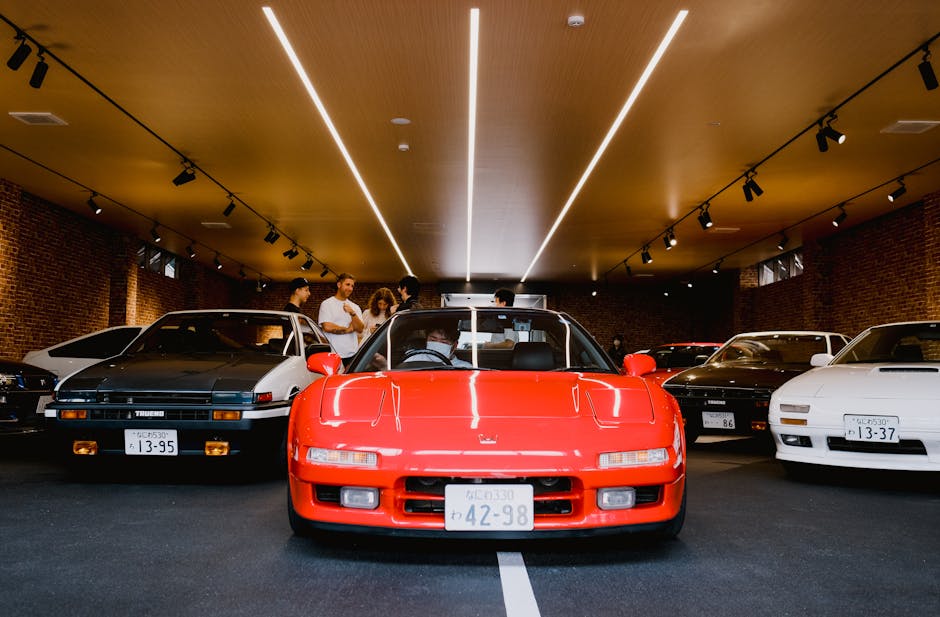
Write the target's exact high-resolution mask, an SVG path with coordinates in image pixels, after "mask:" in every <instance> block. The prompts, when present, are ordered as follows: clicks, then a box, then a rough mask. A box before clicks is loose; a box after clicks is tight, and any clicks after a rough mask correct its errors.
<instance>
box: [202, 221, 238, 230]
mask: <svg viewBox="0 0 940 617" xmlns="http://www.w3.org/2000/svg"><path fill="white" fill-rule="evenodd" d="M202 226H203V227H205V228H206V229H231V228H232V226H231V225H229V224H228V223H226V222H225V221H203V222H202Z"/></svg>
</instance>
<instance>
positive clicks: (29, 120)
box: [10, 111, 69, 126]
mask: <svg viewBox="0 0 940 617" xmlns="http://www.w3.org/2000/svg"><path fill="white" fill-rule="evenodd" d="M10 115H11V116H13V117H14V118H16V119H17V120H19V121H20V122H22V123H23V124H29V125H30V126H68V124H69V123H68V122H66V121H65V120H63V119H62V118H60V117H58V116H56V115H55V114H52V113H49V112H48V111H11V112H10Z"/></svg>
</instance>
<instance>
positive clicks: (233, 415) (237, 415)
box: [212, 409, 242, 420]
mask: <svg viewBox="0 0 940 617" xmlns="http://www.w3.org/2000/svg"><path fill="white" fill-rule="evenodd" d="M212 419H213V420H241V419H242V412H240V411H232V410H229V409H213V410H212Z"/></svg>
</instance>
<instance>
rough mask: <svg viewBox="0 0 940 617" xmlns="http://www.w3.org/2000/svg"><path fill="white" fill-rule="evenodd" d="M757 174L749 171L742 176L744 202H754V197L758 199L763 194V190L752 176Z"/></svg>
mask: <svg viewBox="0 0 940 617" xmlns="http://www.w3.org/2000/svg"><path fill="white" fill-rule="evenodd" d="M756 173H757V172H754V171H751V172H748V173H747V174H746V175H745V176H744V199H745V201H754V197H755V196H757V197H760V196H761V195H763V194H764V191H763V189H761V187H760V185H758V184H757V181H756V180H755V179H754V175H755V174H756Z"/></svg>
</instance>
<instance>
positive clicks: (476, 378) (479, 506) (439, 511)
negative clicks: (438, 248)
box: [288, 308, 686, 538]
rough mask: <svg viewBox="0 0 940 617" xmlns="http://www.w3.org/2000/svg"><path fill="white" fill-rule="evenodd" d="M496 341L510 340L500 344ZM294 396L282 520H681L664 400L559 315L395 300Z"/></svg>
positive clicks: (400, 527) (413, 529) (521, 528)
mask: <svg viewBox="0 0 940 617" xmlns="http://www.w3.org/2000/svg"><path fill="white" fill-rule="evenodd" d="M506 341H511V343H512V344H511V345H507V344H506ZM308 367H309V368H310V369H311V370H312V371H315V372H318V373H322V374H323V375H324V378H323V379H318V380H317V381H315V382H314V383H313V384H312V385H311V386H310V387H308V388H307V389H306V390H304V391H303V392H302V393H301V394H300V395H298V396H297V397H296V399H295V400H294V404H293V407H292V409H291V414H290V424H289V428H288V464H289V493H288V513H289V518H290V523H291V527H292V528H293V530H294V532H295V533H297V534H298V535H308V534H310V533H311V532H313V531H365V532H369V533H374V534H382V533H387V534H391V535H413V536H424V535H444V536H451V537H465V538H519V537H526V538H529V537H546V536H547V537H565V536H583V535H592V534H602V533H623V532H634V531H641V532H657V533H660V534H663V535H666V536H675V535H676V534H678V533H679V530H680V529H681V527H682V523H683V520H684V518H685V503H686V500H685V465H686V458H685V438H684V435H683V431H682V417H681V415H680V411H679V406H678V404H677V403H676V401H675V399H673V398H672V396H670V395H669V394H667V393H666V392H665V391H664V390H663V389H662V388H660V387H659V386H658V385H656V384H653V383H650V382H648V381H646V380H645V379H643V378H642V377H641V375H643V374H644V373H647V372H650V371H652V370H653V369H654V368H655V364H654V362H653V361H652V359H651V358H650V357H649V356H643V355H629V356H627V357H626V359H625V360H624V367H623V368H624V371H623V372H621V371H620V370H619V367H617V366H614V365H613V364H612V363H611V360H610V359H609V357H608V356H607V354H606V353H605V352H604V350H603V349H601V348H600V347H599V346H598V344H597V343H596V341H595V340H594V338H593V337H592V336H591V335H590V334H588V333H587V332H586V331H585V330H584V329H583V328H582V327H581V326H580V325H579V324H578V323H577V322H575V321H574V320H573V319H572V318H571V317H569V316H568V315H566V314H564V313H558V312H554V311H546V310H539V309H523V308H508V309H507V308H482V309H481V308H459V309H454V308H451V309H435V310H413V311H404V312H401V313H397V314H395V315H394V316H393V317H392V318H391V319H390V320H389V321H388V322H386V323H385V324H384V325H383V326H382V327H381V328H380V329H379V330H378V331H377V332H376V333H375V334H374V335H373V336H371V337H370V338H369V339H367V340H366V341H365V343H364V344H363V346H362V347H361V348H360V349H359V352H358V353H357V354H356V356H355V357H354V358H353V359H352V362H351V363H350V365H349V367H348V369H346V370H345V371H343V370H342V369H341V367H342V365H341V362H340V359H339V357H338V356H336V355H335V354H330V353H320V354H316V355H313V356H311V357H310V358H309V360H308Z"/></svg>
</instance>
